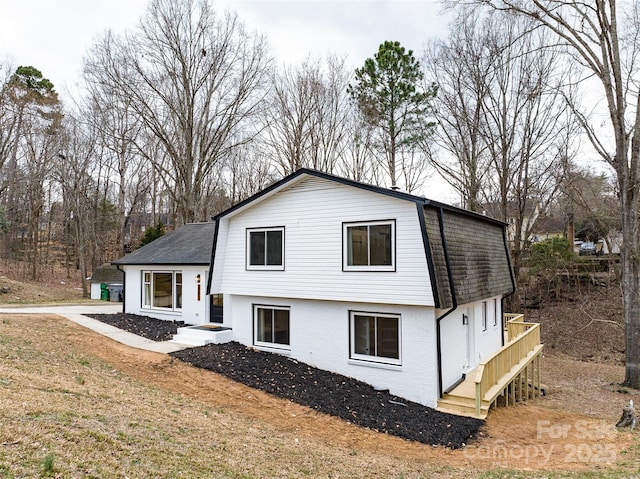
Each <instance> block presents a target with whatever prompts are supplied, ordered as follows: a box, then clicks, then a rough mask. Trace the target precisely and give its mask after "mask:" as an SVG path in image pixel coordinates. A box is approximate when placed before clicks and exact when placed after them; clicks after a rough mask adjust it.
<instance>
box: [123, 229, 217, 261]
mask: <svg viewBox="0 0 640 479" xmlns="http://www.w3.org/2000/svg"><path fill="white" fill-rule="evenodd" d="M214 230H215V223H214V222H209V223H192V224H187V225H184V226H182V227H180V228H178V229H176V230H175V231H173V232H171V233H168V234H166V235H164V236H161V237H160V238H158V239H156V240H155V241H152V242H151V243H149V244H146V245H144V246H143V247H142V248H140V249H137V250H135V251H134V252H133V253H130V254H128V255H127V256H124V257H122V258H120V259H118V260H116V261H114V262H113V263H112V264H116V265H125V264H137V265H145V264H167V265H169V264H182V265H209V261H210V260H211V243H212V241H213V233H214Z"/></svg>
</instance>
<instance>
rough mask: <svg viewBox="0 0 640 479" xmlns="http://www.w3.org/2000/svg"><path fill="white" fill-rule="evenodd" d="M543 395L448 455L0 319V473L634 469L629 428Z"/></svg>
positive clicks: (105, 346)
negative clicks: (619, 429) (625, 430)
mask: <svg viewBox="0 0 640 479" xmlns="http://www.w3.org/2000/svg"><path fill="white" fill-rule="evenodd" d="M567 364H568V363H567ZM558 369H563V370H567V365H566V364H564V363H563V366H562V368H558ZM614 373H616V374H617V370H616V371H614ZM598 374H599V375H600V376H598V377H599V380H602V379H603V378H604V376H605V375H608V374H610V373H609V372H608V370H607V371H604V370H603V371H599V372H598ZM608 377H609V376H607V377H606V378H605V379H606V380H609V379H607V378H608ZM585 380H586V378H585ZM566 387H569V386H566ZM600 393H601V394H608V393H609V392H608V391H606V390H603V391H600ZM555 394H556V395H555V401H554V402H553V403H552V404H551V406H552V407H551V408H548V407H547V406H546V403H545V400H544V399H543V400H536V401H533V402H531V404H528V405H526V406H520V407H515V408H509V409H501V410H497V411H494V412H492V414H491V415H490V417H489V420H488V422H487V427H486V430H485V431H484V433H483V434H482V438H481V439H480V440H479V441H477V442H476V443H474V444H472V445H471V446H470V447H469V448H467V449H465V450H457V451H452V450H449V449H445V448H440V447H432V446H428V445H423V444H417V443H412V442H408V441H404V440H402V439H399V438H396V437H391V436H388V435H385V434H380V433H376V432H373V431H370V430H367V429H363V428H359V427H356V426H353V425H351V424H349V423H347V422H345V421H342V420H339V419H336V418H333V417H329V416H326V415H323V414H320V413H318V412H316V411H313V410H311V409H309V408H305V407H302V406H299V405H296V404H293V403H291V402H289V401H286V400H282V399H278V398H275V397H273V396H270V395H268V394H266V393H262V392H260V391H256V390H253V389H251V388H248V387H246V386H243V385H241V384H238V383H235V382H233V381H231V380H228V379H226V378H224V377H222V376H219V375H217V374H215V373H212V372H208V371H203V370H199V369H197V368H193V367H191V366H188V365H186V364H184V363H182V362H180V361H177V360H175V359H173V358H170V357H169V356H166V355H162V354H156V353H150V352H147V351H141V350H136V349H132V348H129V347H126V346H124V345H121V344H118V343H116V342H114V341H111V340H109V339H106V338H104V337H102V336H100V335H98V334H96V333H93V332H91V331H88V330H86V329H84V328H82V327H80V326H78V325H75V324H73V323H70V322H68V321H66V320H64V319H61V318H57V317H54V316H28V315H18V314H16V315H2V316H0V428H1V429H0V478H3V479H4V478H19V477H20V478H24V477H60V478H80V477H83V478H90V477H96V478H97V477H100V478H103V477H106V478H109V477H118V478H121V477H129V478H132V479H133V478H143V477H144V478H147V477H166V478H174V477H175V478H178V477H189V478H198V477H202V478H205V477H206V478H212V477H215V478H299V477H310V478H371V477H377V478H467V477H486V478H493V477H496V478H498V477H500V478H502V477H505V478H506V477H550V478H551V477H594V478H595V477H630V476H633V475H640V469H639V466H640V459H639V458H638V454H639V453H640V448H639V444H640V440H639V438H638V436H637V435H634V434H632V433H620V432H617V431H615V429H614V428H613V427H612V426H611V425H610V424H611V418H610V417H606V419H604V420H603V419H597V418H594V417H591V418H590V417H587V416H585V415H576V414H575V413H574V412H567V411H566V410H565V409H561V408H562V406H563V403H562V397H563V393H562V390H557V392H556V393H555ZM611 394H618V393H615V392H611ZM625 396H626V395H625ZM612 397H617V396H612ZM610 402H611V401H610ZM616 408H617V406H616ZM611 411H612V412H611V413H609V416H610V415H611V414H615V412H613V411H615V409H614V408H612V409H611ZM600 417H602V416H600ZM539 421H546V422H544V423H543V424H544V425H545V426H544V427H545V429H542V430H541V429H540V427H539V424H540V422H539ZM578 425H580V427H579V428H578V427H577V426H578ZM558 426H562V427H565V426H569V430H568V431H567V434H566V437H560V438H555V437H554V435H555V433H556V432H557V431H555V430H554V429H552V428H553V427H558ZM550 428H551V429H550ZM573 449H575V451H573ZM552 450H553V451H552ZM501 451H506V455H505V456H496V454H497V453H501ZM547 451H551V452H552V454H549V456H548V457H547V456H544V455H543V453H545V454H546V452H547ZM521 453H522V455H520V454H521ZM525 453H527V454H533V453H536V456H535V457H527V456H524V454H525ZM572 454H573V455H572ZM519 455H520V456H519ZM587 456H588V457H587ZM572 459H575V460H574V461H573V462H571V460H572ZM549 471H550V472H549Z"/></svg>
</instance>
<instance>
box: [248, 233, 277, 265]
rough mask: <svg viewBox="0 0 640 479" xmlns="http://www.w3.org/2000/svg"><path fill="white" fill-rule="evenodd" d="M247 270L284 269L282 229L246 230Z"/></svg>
mask: <svg viewBox="0 0 640 479" xmlns="http://www.w3.org/2000/svg"><path fill="white" fill-rule="evenodd" d="M246 249H247V269H266V270H283V269H284V227H275V228H250V229H247V247H246Z"/></svg>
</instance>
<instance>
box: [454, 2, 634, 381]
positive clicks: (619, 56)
mask: <svg viewBox="0 0 640 479" xmlns="http://www.w3.org/2000/svg"><path fill="white" fill-rule="evenodd" d="M456 3H462V2H460V1H458V2H456ZM464 3H474V4H477V5H484V6H487V7H489V8H491V9H493V10H495V11H503V12H506V13H507V14H510V15H513V14H516V15H521V16H524V17H527V18H530V19H531V20H532V21H533V22H534V23H535V25H536V26H539V27H543V28H544V29H546V30H547V31H549V32H551V33H552V34H554V35H555V37H556V39H557V43H556V44H558V43H560V44H562V45H563V46H564V48H565V49H566V52H567V55H568V57H569V59H570V61H572V62H574V63H575V64H577V65H580V66H581V67H582V68H583V69H584V72H585V78H586V77H588V76H593V77H594V78H595V79H596V80H597V82H598V85H599V88H601V90H600V91H601V93H602V95H603V97H604V98H605V99H606V107H607V112H608V120H609V121H608V125H607V126H608V127H609V128H610V130H609V132H610V136H611V137H612V138H613V145H610V146H608V145H607V144H606V140H605V139H603V137H602V135H601V134H597V133H596V131H597V130H596V129H595V127H594V125H593V124H592V123H590V121H589V120H588V118H587V117H586V116H585V115H580V116H579V118H580V122H581V124H582V127H583V128H584V131H585V133H586V134H587V136H588V137H589V139H590V141H591V144H592V145H593V147H594V148H595V150H596V151H597V152H598V154H599V155H600V156H601V158H602V159H603V160H604V161H605V162H606V163H608V164H609V165H611V167H612V168H613V169H614V171H615V173H616V179H617V182H618V190H619V198H620V205H621V212H622V213H621V224H622V236H623V245H622V289H623V293H622V295H623V305H624V320H625V341H626V368H625V381H624V383H625V385H627V386H629V387H634V388H640V261H638V258H639V257H640V236H639V235H638V231H639V227H640V220H639V218H638V214H639V212H640V211H639V206H638V200H639V197H640V92H639V91H640V85H639V80H638V79H639V78H640V74H639V71H638V63H637V60H638V52H639V47H640V37H639V31H640V18H639V12H638V9H639V6H638V2H634V1H630V2H623V6H622V7H621V6H618V4H617V2H616V1H615V0H595V1H593V2H586V3H585V2H566V1H560V0H532V1H522V0H475V1H473V2H464ZM623 8H626V10H625V11H624V12H623V11H622V9H623ZM570 106H571V104H570ZM575 110H576V111H577V110H578V108H575ZM578 113H581V112H578Z"/></svg>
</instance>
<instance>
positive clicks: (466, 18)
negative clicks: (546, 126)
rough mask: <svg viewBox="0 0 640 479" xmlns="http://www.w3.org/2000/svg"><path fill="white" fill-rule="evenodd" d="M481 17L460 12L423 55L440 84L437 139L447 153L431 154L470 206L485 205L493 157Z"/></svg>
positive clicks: (488, 68) (436, 101) (489, 63)
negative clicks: (487, 131) (486, 120)
mask: <svg viewBox="0 0 640 479" xmlns="http://www.w3.org/2000/svg"><path fill="white" fill-rule="evenodd" d="M479 23H480V19H479V18H478V15H474V14H472V13H470V12H466V11H465V12H463V13H462V14H460V15H459V16H458V18H457V20H456V21H455V22H454V23H453V24H452V28H451V31H450V34H449V38H448V40H437V41H434V42H432V43H431V45H430V46H429V49H428V50H427V52H426V55H425V60H424V65H425V67H426V69H427V71H428V75H429V77H430V78H431V79H432V80H433V81H434V82H435V83H436V84H437V85H438V87H439V88H438V95H437V97H436V98H434V106H435V117H436V120H437V123H438V128H437V129H436V130H435V132H434V139H435V143H436V144H437V146H439V147H440V148H441V149H442V150H443V151H444V156H443V157H442V158H440V157H439V155H438V154H437V153H432V154H431V155H430V156H431V158H432V160H433V161H432V162H433V165H434V166H435V167H436V169H437V170H438V171H439V172H440V174H441V175H442V177H443V178H444V179H445V180H446V181H447V182H448V183H449V184H450V185H451V186H452V187H453V188H454V189H455V190H456V191H458V192H459V193H460V196H461V198H462V206H463V207H464V208H467V209H469V210H471V211H479V210H481V203H482V200H483V197H482V185H483V184H484V180H485V177H486V176H487V175H488V174H489V162H490V157H489V155H488V152H487V147H488V145H487V142H486V141H485V140H484V137H483V117H484V115H483V109H484V98H485V95H486V94H487V89H488V88H489V85H488V81H487V79H488V76H489V72H490V71H491V68H492V59H491V56H490V55H489V54H488V52H487V50H486V45H485V44H484V42H482V41H481V40H480V39H479V38H478V37H479V32H480V31H481V27H480V26H479V25H478V24H479ZM427 147H429V148H430V145H428V146H427Z"/></svg>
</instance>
